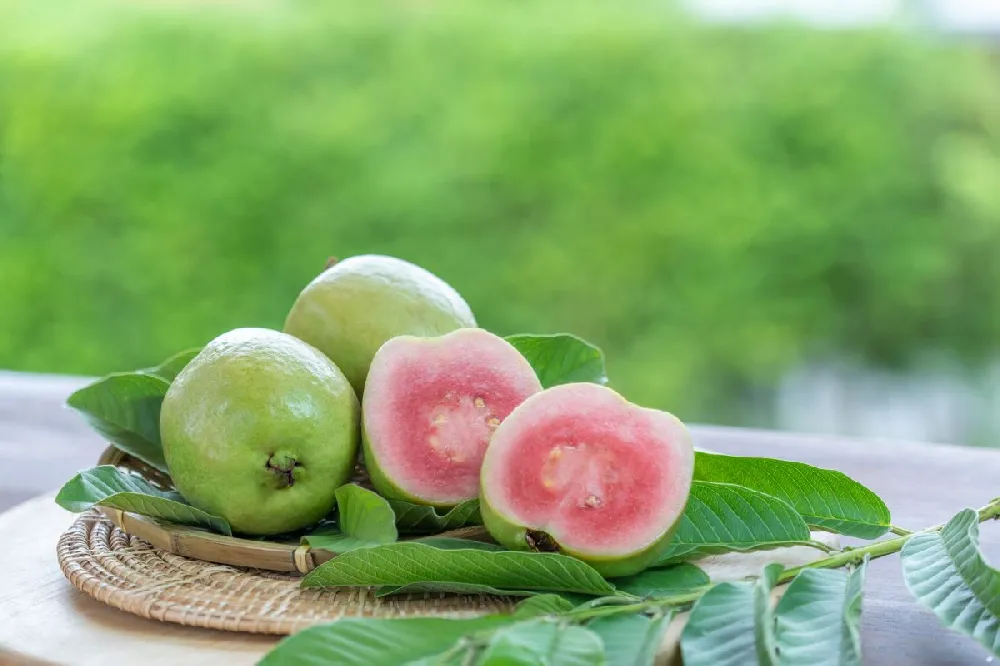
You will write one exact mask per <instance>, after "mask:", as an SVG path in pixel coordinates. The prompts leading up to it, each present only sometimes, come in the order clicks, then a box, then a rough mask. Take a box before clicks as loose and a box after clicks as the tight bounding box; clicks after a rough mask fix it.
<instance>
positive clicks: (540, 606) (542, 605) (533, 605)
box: [514, 594, 573, 620]
mask: <svg viewBox="0 0 1000 666" xmlns="http://www.w3.org/2000/svg"><path fill="white" fill-rule="evenodd" d="M571 610H573V602H572V601H570V600H569V599H566V598H564V597H561V596H559V595H558V594H539V595H536V596H534V597H528V598H527V599H525V600H524V601H521V602H519V603H518V604H517V606H515V607H514V617H515V618H517V619H519V620H526V619H528V618H533V617H541V616H543V615H560V614H562V613H565V612H566V611H571Z"/></svg>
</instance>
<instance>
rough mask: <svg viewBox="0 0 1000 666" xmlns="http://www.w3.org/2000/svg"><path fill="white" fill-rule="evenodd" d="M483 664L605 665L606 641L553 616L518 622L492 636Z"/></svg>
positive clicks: (495, 665) (482, 659) (528, 665)
mask: <svg viewBox="0 0 1000 666" xmlns="http://www.w3.org/2000/svg"><path fill="white" fill-rule="evenodd" d="M477 663H478V664H480V665H481V666H521V665H523V666H538V665H539V664H545V666H604V664H605V663H606V662H605V659H604V644H603V643H601V639H600V637H598V635H597V634H595V633H594V632H592V631H590V630H589V629H586V628H584V627H580V626H575V625H571V624H564V623H560V622H556V621H553V620H550V619H535V620H527V621H523V622H517V623H515V624H512V625H509V626H507V627H503V628H501V629H499V630H498V631H497V632H496V633H494V634H493V636H492V637H491V638H490V641H489V643H488V644H487V645H486V649H485V650H484V651H483V654H482V656H481V657H480V659H479V661H478V662H477Z"/></svg>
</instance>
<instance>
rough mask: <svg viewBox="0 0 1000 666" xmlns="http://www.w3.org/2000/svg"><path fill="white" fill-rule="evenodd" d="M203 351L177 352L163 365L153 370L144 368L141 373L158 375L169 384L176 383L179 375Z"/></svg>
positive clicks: (195, 349)
mask: <svg viewBox="0 0 1000 666" xmlns="http://www.w3.org/2000/svg"><path fill="white" fill-rule="evenodd" d="M200 351H201V347H195V348H193V349H185V350H184V351H180V352H177V353H176V354H174V355H173V356H171V357H170V358H168V359H167V360H165V361H164V362H163V363H160V364H159V365H158V366H156V367H153V368H144V369H143V370H142V371H141V372H144V373H145V374H147V375H156V376H157V377H159V378H161V379H165V380H166V381H168V382H172V381H174V379H176V378H177V375H179V374H181V370H183V369H184V367H185V366H186V365H187V364H188V363H190V362H191V359H193V358H194V357H195V356H197V355H198V352H200Z"/></svg>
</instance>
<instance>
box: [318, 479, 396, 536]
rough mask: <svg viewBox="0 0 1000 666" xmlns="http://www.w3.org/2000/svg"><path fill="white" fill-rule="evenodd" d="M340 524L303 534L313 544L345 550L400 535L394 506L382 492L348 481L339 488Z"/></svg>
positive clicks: (338, 518) (338, 512) (338, 508)
mask: <svg viewBox="0 0 1000 666" xmlns="http://www.w3.org/2000/svg"><path fill="white" fill-rule="evenodd" d="M336 495H337V520H338V522H337V525H336V526H330V527H325V528H323V529H317V530H314V531H313V532H312V533H310V534H307V535H305V536H303V537H302V543H305V544H308V545H309V547H310V548H315V549H318V550H328V551H330V552H331V553H346V552H349V551H352V550H358V549H360V548H371V547H373V546H381V545H382V544H386V543H392V542H394V541H395V540H396V539H397V538H398V536H399V535H398V534H397V533H396V517H395V515H394V514H393V511H392V507H390V506H389V503H388V502H387V501H386V500H385V499H384V498H383V497H382V496H380V495H376V494H375V493H373V492H372V491H370V490H367V489H365V488H362V487H361V486H359V485H356V484H353V483H349V484H347V485H344V486H341V487H340V488H337V491H336Z"/></svg>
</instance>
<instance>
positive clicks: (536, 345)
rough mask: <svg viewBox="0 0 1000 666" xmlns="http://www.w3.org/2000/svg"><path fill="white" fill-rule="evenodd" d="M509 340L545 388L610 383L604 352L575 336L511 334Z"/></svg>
mask: <svg viewBox="0 0 1000 666" xmlns="http://www.w3.org/2000/svg"><path fill="white" fill-rule="evenodd" d="M506 340H507V342H509V343H510V344H512V345H514V347H515V348H516V349H517V351H519V352H521V355H522V356H524V358H526V359H527V360H528V363H529V364H530V365H531V367H532V368H534V370H535V374H536V375H538V381H540V382H541V383H542V387H543V388H549V387H552V386H557V385H559V384H569V383H570V382H591V383H594V384H607V383H608V375H607V371H606V370H605V368H604V353H603V352H602V351H601V350H600V349H598V348H597V347H595V346H594V345H592V344H590V343H589V342H587V341H586V340H583V339H582V338H578V337H576V336H575V335H570V334H568V333H557V334H554V335H531V334H523V335H509V336H507V338H506Z"/></svg>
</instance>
